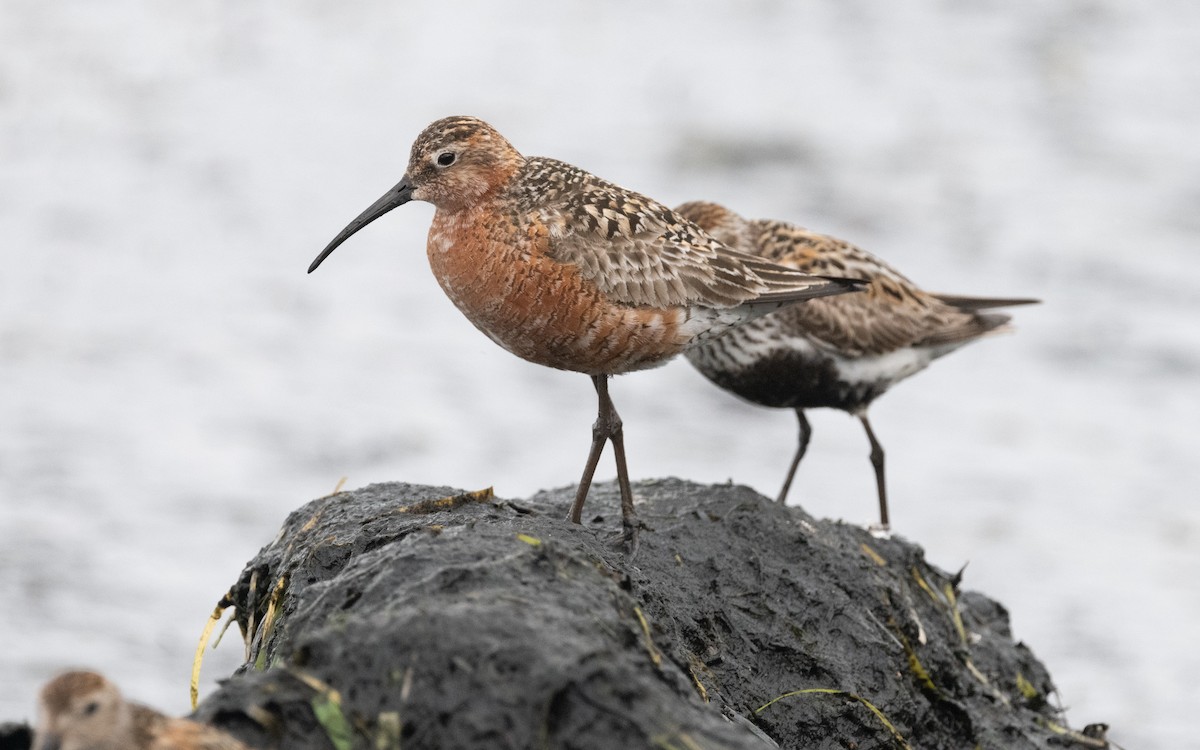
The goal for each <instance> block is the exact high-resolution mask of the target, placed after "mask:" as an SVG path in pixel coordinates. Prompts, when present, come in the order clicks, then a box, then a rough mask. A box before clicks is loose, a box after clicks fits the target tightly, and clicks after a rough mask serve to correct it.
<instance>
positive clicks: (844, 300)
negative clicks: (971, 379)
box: [752, 221, 1008, 356]
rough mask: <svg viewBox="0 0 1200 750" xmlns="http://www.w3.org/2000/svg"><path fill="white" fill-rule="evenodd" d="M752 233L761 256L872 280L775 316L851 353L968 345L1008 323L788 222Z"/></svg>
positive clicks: (756, 227) (764, 224)
mask: <svg viewBox="0 0 1200 750" xmlns="http://www.w3.org/2000/svg"><path fill="white" fill-rule="evenodd" d="M752 232H753V236H755V237H756V238H757V243H758V248H757V249H758V251H759V252H760V253H761V254H762V255H764V256H765V257H767V258H770V259H772V260H775V261H776V262H779V263H782V264H784V265H787V266H791V267H793V268H797V269H799V270H801V271H804V272H806V273H810V274H815V275H837V276H849V277H853V278H861V279H866V280H867V281H869V282H870V283H869V284H868V286H867V288H866V289H865V290H864V291H863V292H862V293H861V294H855V295H853V296H849V297H830V298H827V299H820V300H814V301H812V302H808V303H805V304H803V305H796V306H793V307H789V308H787V309H785V310H781V311H780V312H778V313H775V315H777V316H779V317H780V318H781V319H783V320H787V321H790V322H792V323H793V324H794V326H795V327H796V328H797V329H798V330H802V331H803V332H804V333H805V334H806V335H808V336H810V337H811V338H813V339H816V340H818V341H819V342H821V343H824V344H825V345H826V346H828V347H829V348H831V349H834V350H837V351H838V352H840V353H842V354H844V355H846V356H862V355H871V354H883V353H886V352H890V351H894V350H896V349H901V348H904V347H908V346H920V345H929V346H936V345H939V344H952V343H956V342H961V341H967V340H969V339H972V338H975V337H977V336H980V335H982V334H984V333H986V332H988V331H989V330H992V329H994V328H996V327H998V326H1000V325H1003V323H1005V322H1006V321H1007V320H1008V318H1007V316H1004V315H978V314H975V313H973V312H972V311H970V310H964V309H959V308H958V307H955V306H953V305H950V304H946V303H945V302H943V301H942V300H940V299H938V298H937V297H935V296H934V295H931V294H929V293H927V292H924V291H922V290H921V289H920V288H919V287H918V286H916V285H915V284H913V283H912V282H911V281H909V280H908V279H907V278H905V277H904V276H903V275H902V274H901V273H899V272H898V271H896V270H895V269H893V268H891V267H890V266H888V265H887V264H886V263H884V262H883V261H881V260H879V259H878V258H876V257H875V256H873V255H871V254H870V253H867V252H866V251H864V250H861V249H859V248H857V247H855V246H854V245H851V244H850V243H848V242H844V241H842V240H838V239H836V238H833V237H829V236H827V235H823V234H817V233H816V232H810V231H808V230H806V229H801V228H799V227H795V226H792V225H789V224H785V223H783V222H770V221H758V222H752Z"/></svg>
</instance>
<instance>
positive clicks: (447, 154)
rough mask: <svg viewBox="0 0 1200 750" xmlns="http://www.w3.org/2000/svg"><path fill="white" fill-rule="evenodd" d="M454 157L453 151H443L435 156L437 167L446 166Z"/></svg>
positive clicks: (452, 161) (451, 162)
mask: <svg viewBox="0 0 1200 750" xmlns="http://www.w3.org/2000/svg"><path fill="white" fill-rule="evenodd" d="M456 158H457V157H456V156H455V155H454V152H453V151H443V152H442V153H440V154H438V158H437V163H438V166H439V167H448V166H450V165H451V164H453V163H454V160H455V159H456Z"/></svg>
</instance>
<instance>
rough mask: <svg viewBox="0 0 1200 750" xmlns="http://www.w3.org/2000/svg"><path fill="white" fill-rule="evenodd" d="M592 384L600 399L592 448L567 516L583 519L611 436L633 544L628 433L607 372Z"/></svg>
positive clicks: (627, 536)
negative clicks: (614, 401)
mask: <svg viewBox="0 0 1200 750" xmlns="http://www.w3.org/2000/svg"><path fill="white" fill-rule="evenodd" d="M592 384H593V385H594V386H596V396H597V397H598V399H599V408H598V410H597V414H596V423H595V424H593V425H592V450H591V452H590V453H588V460H587V464H586V465H585V466H584V467H583V477H582V478H581V479H580V480H579V490H578V491H577V492H576V493H575V502H574V503H573V504H572V505H571V513H570V515H569V516H568V518H569V519H570V520H571V521H573V522H575V523H580V522H581V519H582V516H583V503H584V501H585V500H587V495H588V489H590V488H591V486H592V475H593V474H595V472H596V464H597V463H599V462H600V454H601V453H603V452H604V443H605V441H607V440H611V441H612V444H613V455H614V457H615V458H616V461H617V484H618V486H619V487H620V488H621V521H622V525H623V526H624V529H625V539H626V541H627V542H629V543H631V544H632V542H633V541H634V539H635V537H636V534H637V524H636V522H637V518H636V515H635V514H634V511H633V490H632V488H631V487H630V485H629V469H628V468H627V467H626V465H625V433H624V429H623V425H622V424H621V417H620V415H618V414H617V410H616V408H615V407H614V406H613V402H612V399H611V398H609V396H608V376H607V375H593V376H592Z"/></svg>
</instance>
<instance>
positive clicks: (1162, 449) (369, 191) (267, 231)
mask: <svg viewBox="0 0 1200 750" xmlns="http://www.w3.org/2000/svg"><path fill="white" fill-rule="evenodd" d="M516 8H519V10H515V9H516ZM449 114H475V115H478V116H480V117H483V118H484V119H487V120H488V121H490V122H492V123H493V124H494V125H495V126H496V127H497V128H498V129H500V131H501V132H503V133H504V134H505V135H507V136H508V137H509V138H510V139H511V140H512V141H513V143H514V144H516V145H517V147H518V148H520V149H522V150H523V151H525V152H526V153H529V154H541V155H547V156H554V157H557V158H561V159H564V160H566V161H569V162H572V163H575V164H578V165H580V166H582V167H585V168H587V169H589V170H591V171H593V172H596V173H597V174H599V175H601V176H603V177H606V178H608V179H611V180H614V181H616V182H618V183H620V184H623V185H626V186H628V187H631V188H634V189H637V190H640V191H642V192H645V193H647V194H649V195H652V196H654V197H656V198H658V199H660V200H662V201H664V202H666V203H668V204H671V205H674V204H677V203H681V202H683V201H685V200H693V199H710V200H717V201H721V202H724V203H726V204H728V205H729V206H731V207H733V208H735V209H737V210H739V211H741V212H743V213H744V214H746V215H748V216H753V217H772V218H780V219H788V220H791V221H795V222H797V223H801V224H805V225H807V226H810V227H812V228H814V229H818V230H820V231H824V232H829V233H832V234H836V235H839V236H842V237H844V238H846V239H849V240H851V241H853V242H855V243H857V244H859V245H861V246H863V247H865V248H867V249H869V250H871V251H873V252H875V253H877V254H879V255H881V256H882V257H884V258H885V259H887V260H889V261H890V262H892V263H893V264H895V265H896V266H897V267H898V268H900V269H901V270H902V271H904V272H905V273H906V274H908V275H909V276H910V277H912V278H914V279H915V280H917V281H918V282H920V283H922V284H924V285H925V286H927V287H928V288H930V289H933V290H936V291H941V292H954V293H962V294H981V295H1029V296H1036V297H1040V298H1042V299H1044V300H1045V304H1043V305H1041V306H1039V307H1036V308H1021V309H1017V310H1014V313H1015V318H1016V325H1017V329H1018V330H1017V332H1016V333H1015V334H1014V335H1011V336H1005V337H997V338H995V339H992V340H989V341H985V342H981V343H979V344H977V345H973V346H970V347H967V348H965V349H963V350H960V351H958V352H955V353H954V354H952V355H950V356H949V357H947V358H946V359H944V360H941V361H939V362H937V363H935V364H934V365H933V366H932V367H931V368H930V369H929V370H928V371H926V372H924V373H922V374H920V375H918V376H917V377H915V378H914V379H912V380H911V381H909V382H906V383H904V384H902V385H901V386H899V387H897V388H896V389H895V390H894V391H893V392H892V393H890V394H888V395H887V396H885V397H884V398H883V399H882V400H880V401H879V402H878V403H877V404H876V406H875V407H874V408H873V410H872V417H873V423H874V425H875V428H876V431H877V433H878V435H879V437H880V439H881V441H882V442H883V444H884V446H885V447H886V449H887V457H888V469H889V479H890V487H891V491H892V509H893V521H894V526H895V528H896V530H897V532H898V533H899V534H901V535H903V536H905V537H908V538H910V539H913V540H916V541H919V542H920V543H921V544H922V545H923V546H924V547H925V549H926V551H927V554H928V556H929V558H930V559H931V560H932V561H933V562H934V563H935V564H938V565H940V566H942V567H943V568H946V569H957V568H959V567H960V566H961V565H963V564H964V563H966V562H968V561H969V562H970V565H969V567H968V568H967V570H966V578H965V585H966V586H967V587H968V588H973V589H977V590H981V591H983V592H985V593H987V594H988V595H990V596H993V597H995V598H997V599H999V600H1000V601H1002V602H1003V603H1004V604H1005V605H1006V606H1007V607H1008V608H1009V609H1010V611H1011V614H1012V623H1013V628H1014V631H1015V635H1016V637H1017V638H1019V639H1021V640H1023V641H1024V642H1026V643H1027V644H1029V645H1030V646H1031V647H1032V648H1033V649H1034V651H1035V653H1036V654H1037V655H1038V656H1039V657H1040V658H1041V659H1043V660H1044V661H1045V662H1046V664H1047V665H1048V667H1049V668H1050V670H1051V673H1052V674H1053V675H1054V678H1055V681H1056V682H1057V684H1058V687H1059V689H1060V693H1061V700H1062V703H1063V704H1064V705H1066V706H1068V707H1069V712H1068V717H1069V719H1070V720H1071V722H1072V723H1073V724H1074V725H1075V726H1082V725H1083V724H1086V723H1089V722H1094V721H1105V722H1108V723H1110V724H1111V725H1112V727H1113V729H1112V733H1111V736H1112V738H1114V739H1115V740H1116V741H1117V742H1119V743H1121V744H1122V745H1124V746H1125V747H1127V748H1139V749H1142V750H1145V749H1147V748H1181V747H1186V746H1189V744H1191V743H1194V737H1195V729H1194V726H1193V721H1192V714H1193V713H1194V711H1195V709H1196V707H1197V706H1200V680H1197V679H1196V675H1197V674H1198V673H1200V650H1197V648H1196V645H1195V643H1196V632H1197V631H1196V623H1197V622H1200V584H1198V583H1197V581H1200V502H1197V484H1198V483H1197V479H1198V478H1200V472H1198V470H1197V465H1198V463H1200V462H1198V460H1197V456H1198V454H1200V315H1198V313H1200V137H1198V136H1197V134H1198V133H1200V4H1197V3H1194V2H1189V1H1187V0H1160V1H1159V2H1155V3H1140V2H1131V1H1129V0H1066V1H1065V2H1057V3H1040V2H1031V1H1020V2H1012V1H1006V2H993V1H991V0H979V1H976V2H965V3H949V2H943V1H941V0H912V1H911V2H905V3H868V2H861V1H860V0H849V1H846V2H838V3H826V4H816V3H789V2H782V1H779V2H768V1H747V2H736V3H734V2H730V3H710V4H696V3H685V2H681V1H676V2H664V3H654V4H650V3H638V2H631V1H629V0H620V1H618V2H609V3H569V2H568V3H563V2H550V0H538V1H537V2H526V3H523V4H520V5H519V6H517V5H510V4H500V3H487V2H463V1H461V0H451V1H448V2H438V3H413V2H383V1H382V0H365V1H363V2H352V3H316V2H296V3H286V4H284V3H266V2H262V1H261V0H240V1H239V2H228V1H221V0H201V1H200V2H193V3H154V2H148V1H147V0H110V1H109V2H105V3H93V2H85V1H83V0H67V1H65V2H55V3H47V2H42V0H5V2H4V4H3V6H2V7H0V253H2V256H0V259H2V261H3V265H2V266H0V643H3V646H4V647H3V649H0V720H14V719H23V718H32V712H33V710H34V695H35V692H36V690H37V687H38V686H39V685H40V684H41V683H42V682H43V681H44V680H46V679H47V678H48V677H50V676H51V675H53V674H54V673H55V672H56V671H58V670H59V669H61V668H64V667H67V666H72V665H88V666H92V667H96V668H99V669H101V670H103V671H105V672H107V673H108V674H109V675H110V676H112V677H113V678H114V679H115V680H117V681H118V682H119V683H120V684H121V685H122V686H123V687H124V688H125V690H126V692H127V693H128V694H130V695H131V696H132V697H135V698H137V699H140V700H144V701H148V702H151V703H154V704H155V705H157V706H159V707H161V708H163V709H165V710H168V711H173V712H184V711H185V710H186V708H187V678H188V672H189V669H190V665H191V660H192V652H193V648H194V646H195V643H196V639H197V637H198V635H199V633H200V630H201V627H202V626H203V624H204V621H205V619H206V618H207V617H208V614H209V612H210V611H211V609H212V606H213V604H214V603H215V602H216V601H217V599H218V598H219V597H220V596H221V594H222V593H223V592H224V591H225V590H226V588H227V587H228V586H229V585H230V584H231V583H232V582H233V581H234V580H235V578H236V576H237V575H238V573H239V571H240V570H241V568H242V565H243V563H244V562H245V561H246V560H248V559H249V558H250V557H252V556H253V555H254V553H255V552H256V550H257V549H258V548H259V547H260V546H261V545H263V544H265V543H266V542H268V541H269V540H270V539H271V538H272V537H273V536H274V534H275V532H276V530H277V529H278V527H279V525H280V524H281V523H282V521H283V518H284V517H285V515H286V514H287V513H288V512H289V511H290V510H292V509H293V508H295V507H297V506H299V505H300V504H301V503H303V502H305V501H307V500H309V499H311V498H314V497H318V496H320V495H323V494H325V493H327V492H329V491H330V490H332V489H333V487H334V486H335V485H336V483H337V482H338V480H339V478H340V477H342V476H346V477H348V480H349V481H348V484H349V486H351V487H355V486H361V485H364V484H367V483H369V482H374V481H384V480H401V481H409V482H421V483H429V484H450V485H456V486H460V487H464V488H471V489H475V488H480V487H486V486H489V485H492V486H495V488H496V491H497V493H498V494H499V495H501V496H505V497H522V496H527V495H529V494H532V493H533V492H535V491H536V490H538V489H540V488H544V487H553V486H562V485H567V484H570V483H572V482H574V481H576V479H577V478H578V473H579V470H580V468H581V466H582V463H583V459H584V456H585V454H586V451H587V445H588V441H589V439H590V425H591V422H592V420H593V418H594V415H595V411H594V410H595V403H594V395H593V392H592V388H591V384H590V383H589V382H588V379H587V378H585V377H583V376H580V375H577V374H573V373H563V372H556V371H551V370H546V369H542V368H538V367H536V366H533V365H530V364H527V363H524V362H522V361H520V360H517V359H516V358H514V357H512V356H511V355H509V354H507V353H506V352H504V351H502V350H500V349H499V348H498V347H496V346H495V345H494V344H492V343H491V342H490V341H488V340H487V339H486V338H484V337H483V336H482V335H480V334H479V333H478V332H477V331H475V330H474V328H472V326H471V325H470V324H469V323H468V322H467V321H466V320H465V319H463V318H462V317H461V315H459V313H458V312H457V311H456V310H455V309H454V308H453V307H452V306H451V305H450V303H449V302H448V301H447V300H446V299H445V297H444V296H443V295H442V293H441V291H440V290H439V289H438V287H437V284H436V283H435V282H434V280H433V278H432V276H431V275H430V273H429V271H428V268H427V265H426V260H425V258H424V237H425V232H426V229H427V228H428V224H429V219H430V216H431V215H432V209H431V208H430V207H429V206H427V205H424V204H414V205H411V206H406V207H404V208H403V209H401V210H398V211H396V212H394V213H392V214H390V215H388V216H387V217H386V218H384V219H382V220H380V221H378V222H376V223H375V224H374V225H372V226H371V227H369V228H368V229H367V230H364V231H363V232H360V233H359V234H358V235H356V236H355V237H354V239H353V240H352V241H351V242H349V243H348V244H346V245H345V246H343V247H342V248H341V249H339V250H338V251H337V253H335V254H334V255H333V256H332V257H330V258H329V260H328V261H326V263H325V264H324V265H323V266H322V267H321V269H320V271H319V272H318V273H315V274H313V275H312V276H307V275H305V273H304V271H305V269H306V268H307V266H308V264H309V262H310V261H311V260H312V259H313V257H314V256H315V255H316V254H317V252H318V251H319V250H320V249H321V248H322V247H323V246H324V245H325V243H326V242H327V241H328V240H329V239H330V238H331V237H332V236H333V235H334V234H335V233H336V232H337V231H338V230H340V229H341V228H342V227H343V226H344V225H345V224H346V223H347V222H348V221H349V220H350V219H352V218H353V217H354V216H356V215H357V214H358V213H359V211H361V210H362V209H363V208H365V207H366V206H367V205H368V204H369V203H370V202H371V201H373V200H374V199H375V198H377V197H378V196H379V195H381V194H382V193H383V192H384V191H385V190H387V189H388V188H389V187H391V186H392V185H393V184H394V183H395V182H396V181H397V180H398V179H399V177H400V175H401V173H402V172H403V170H404V166H405V163H406V161H407V154H408V148H409V145H410V143H411V141H412V139H413V138H414V137H415V135H416V134H417V133H418V132H419V131H420V130H421V128H423V127H424V126H425V125H426V124H427V123H429V122H430V121H432V120H434V119H436V118H438V117H441V116H445V115H449ZM612 393H613V397H614V399H615V400H616V403H617V405H618V407H619V408H620V411H621V414H622V416H623V418H624V420H625V424H626V440H627V447H628V451H629V456H630V468H631V471H632V473H633V475H634V476H635V477H637V478H643V477H658V476H667V475H677V476H681V477H686V478H688V479H692V480H697V481H703V482H724V481H726V480H729V479H732V480H733V481H735V482H739V483H744V484H749V485H751V486H754V487H756V488H758V489H759V490H760V491H762V492H764V493H765V494H767V495H769V496H773V495H774V494H775V492H776V491H777V489H778V484H779V482H780V481H781V479H782V475H783V472H784V471H785V469H786V464H787V461H788V459H789V458H790V455H791V451H792V449H793V441H794V440H795V425H794V419H793V417H792V416H791V415H790V414H789V413H787V412H783V411H769V410H765V409H760V408H755V407H751V406H748V405H745V404H743V403H741V402H739V401H737V400H735V399H734V398H733V397H731V396H728V395H727V394H724V393H721V392H719V391H717V390H716V389H714V388H712V387H711V386H710V385H708V384H707V382H705V381H704V380H703V379H702V378H701V377H700V376H699V375H698V374H697V373H695V372H693V371H692V370H691V368H690V367H689V366H688V365H687V364H686V362H683V361H679V362H674V363H672V364H670V365H668V366H666V367H664V368H661V369H658V370H654V371H651V372H645V373H636V374H632V375H629V376H626V377H621V378H619V379H617V380H616V381H615V382H614V384H613V386H612ZM811 421H812V423H813V427H814V431H815V434H814V439H813V444H812V446H811V448H810V453H809V456H808V458H807V459H806V461H805V463H804V465H803V467H802V468H801V471H800V474H799V476H798V478H797V485H796V487H795V488H794V489H793V499H794V500H795V501H797V502H800V503H802V504H803V505H804V506H805V508H806V509H808V510H809V511H810V512H812V513H814V514H816V515H820V516H835V517H842V518H846V519H848V520H851V521H854V522H858V523H867V522H870V521H872V520H874V517H875V513H876V508H875V498H874V485H873V477H872V474H871V468H870V464H869V462H868V460H867V444H866V439H865V437H864V436H863V435H862V432H861V429H860V428H859V426H858V424H857V423H856V422H855V421H854V420H852V419H850V418H848V417H846V416H845V415H843V414H840V413H836V412H820V411H819V412H814V413H812V414H811ZM612 473H613V472H612V468H611V463H610V462H609V460H608V459H606V461H605V462H604V463H603V464H602V468H601V474H600V477H599V478H600V479H608V478H611V476H612ZM236 640H237V639H236V638H230V639H229V640H228V641H227V642H226V643H225V644H223V645H222V646H221V648H219V649H218V650H217V651H215V652H213V653H212V654H210V656H209V657H208V660H207V662H206V668H205V675H206V679H205V681H204V684H203V686H202V690H203V691H204V692H209V691H211V690H212V689H213V686H214V680H215V679H216V678H217V677H219V676H221V675H223V674H228V672H229V671H230V670H231V669H233V668H234V666H236V665H237V664H238V662H239V661H240V657H241V649H240V644H238V643H237V642H236Z"/></svg>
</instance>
